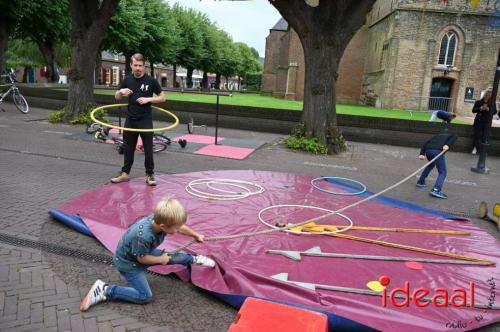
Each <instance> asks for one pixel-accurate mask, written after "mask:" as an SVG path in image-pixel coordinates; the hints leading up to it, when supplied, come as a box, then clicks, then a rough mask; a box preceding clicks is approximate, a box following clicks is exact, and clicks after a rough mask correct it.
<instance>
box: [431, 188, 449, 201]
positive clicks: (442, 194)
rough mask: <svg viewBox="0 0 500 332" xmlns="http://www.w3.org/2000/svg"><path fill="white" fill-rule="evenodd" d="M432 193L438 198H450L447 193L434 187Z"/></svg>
mask: <svg viewBox="0 0 500 332" xmlns="http://www.w3.org/2000/svg"><path fill="white" fill-rule="evenodd" d="M430 195H431V196H434V197H437V198H441V199H447V198H448V196H446V194H444V193H442V192H441V191H439V190H434V189H433V190H432V191H431V192H430Z"/></svg>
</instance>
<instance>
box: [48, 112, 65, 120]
mask: <svg viewBox="0 0 500 332" xmlns="http://www.w3.org/2000/svg"><path fill="white" fill-rule="evenodd" d="M63 117H64V109H62V110H60V111H56V112H51V113H50V114H49V122H50V123H59V122H62V120H63Z"/></svg>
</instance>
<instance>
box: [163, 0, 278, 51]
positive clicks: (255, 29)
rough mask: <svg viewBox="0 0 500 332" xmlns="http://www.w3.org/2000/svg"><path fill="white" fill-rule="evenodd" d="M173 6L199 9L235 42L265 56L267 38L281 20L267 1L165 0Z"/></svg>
mask: <svg viewBox="0 0 500 332" xmlns="http://www.w3.org/2000/svg"><path fill="white" fill-rule="evenodd" d="M166 2H168V3H170V4H171V5H172V4H174V3H179V4H180V5H181V6H183V7H190V8H193V9H196V10H198V11H200V12H202V13H205V14H207V16H208V17H209V18H210V19H211V20H212V21H213V22H216V23H217V25H218V26H219V27H220V28H222V29H223V30H225V31H227V32H228V33H229V34H230V35H231V37H233V40H234V41H235V42H244V43H246V44H247V45H249V46H251V47H253V48H255V49H256V50H257V51H259V54H260V56H262V57H263V56H264V53H265V48H266V37H267V35H268V34H269V29H271V28H272V27H273V26H274V25H275V24H276V22H278V20H279V19H280V17H281V16H280V14H279V13H278V11H277V10H276V9H275V8H274V7H273V6H272V5H271V4H270V3H269V1H268V0H251V1H227V0H222V1H221V0H166Z"/></svg>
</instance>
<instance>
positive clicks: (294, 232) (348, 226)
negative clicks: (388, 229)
mask: <svg viewBox="0 0 500 332" xmlns="http://www.w3.org/2000/svg"><path fill="white" fill-rule="evenodd" d="M279 208H304V209H314V210H319V211H324V212H327V213H326V215H324V216H327V215H331V216H339V217H341V218H343V219H345V220H347V222H348V223H349V225H346V226H345V227H342V228H340V229H336V230H333V231H321V232H304V231H296V230H291V229H287V230H285V232H288V233H293V234H309V235H325V234H336V233H342V232H345V231H348V230H349V229H351V227H352V226H354V224H353V222H352V219H351V218H349V217H348V216H346V215H343V214H342V213H337V212H335V211H333V210H328V209H324V208H322V207H318V206H312V205H297V204H281V205H271V206H268V207H266V208H263V209H262V210H260V211H259V221H260V222H261V223H263V224H264V225H266V226H267V227H271V228H274V229H278V228H280V227H278V226H275V225H272V224H270V223H269V222H266V221H265V220H264V218H263V217H262V214H263V213H264V212H266V211H268V210H272V209H279ZM280 217H282V216H280ZM321 217H322V216H319V217H318V218H321ZM310 219H311V222H312V221H314V218H310ZM301 223H303V222H298V223H297V224H301Z"/></svg>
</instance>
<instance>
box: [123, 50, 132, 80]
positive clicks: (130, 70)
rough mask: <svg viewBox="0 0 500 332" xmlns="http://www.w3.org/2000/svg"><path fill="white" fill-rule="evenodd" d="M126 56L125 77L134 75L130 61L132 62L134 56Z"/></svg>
mask: <svg viewBox="0 0 500 332" xmlns="http://www.w3.org/2000/svg"><path fill="white" fill-rule="evenodd" d="M124 55H125V76H126V75H130V74H132V68H131V67H130V61H131V60H132V55H133V54H124Z"/></svg>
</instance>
